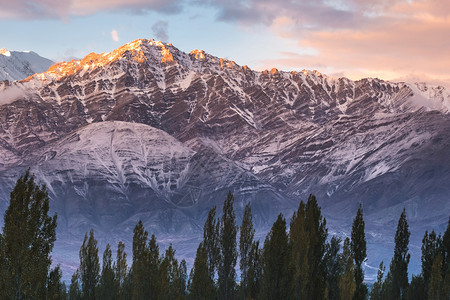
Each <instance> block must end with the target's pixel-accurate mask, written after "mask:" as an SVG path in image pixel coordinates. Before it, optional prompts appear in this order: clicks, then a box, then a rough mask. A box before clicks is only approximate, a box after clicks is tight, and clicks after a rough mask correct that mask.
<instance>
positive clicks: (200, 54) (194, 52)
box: [189, 49, 205, 59]
mask: <svg viewBox="0 0 450 300" xmlns="http://www.w3.org/2000/svg"><path fill="white" fill-rule="evenodd" d="M189 54H190V55H191V56H194V57H195V59H205V51H203V50H197V49H195V50H192V51H191V52H190V53H189Z"/></svg>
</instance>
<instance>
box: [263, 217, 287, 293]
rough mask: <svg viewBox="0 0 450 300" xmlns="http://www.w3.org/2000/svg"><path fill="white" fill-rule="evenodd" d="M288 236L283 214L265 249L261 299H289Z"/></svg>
mask: <svg viewBox="0 0 450 300" xmlns="http://www.w3.org/2000/svg"><path fill="white" fill-rule="evenodd" d="M287 259H288V236H287V233H286V220H285V219H284V218H283V215H282V214H279V215H278V218H277V220H276V221H275V223H274V224H273V226H272V229H271V230H270V232H269V234H268V235H267V237H266V240H265V242H264V248H263V270H262V279H261V293H260V295H259V298H261V299H273V300H275V299H287V297H288V283H289V282H288V276H287V275H288V261H287Z"/></svg>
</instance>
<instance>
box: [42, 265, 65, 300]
mask: <svg viewBox="0 0 450 300" xmlns="http://www.w3.org/2000/svg"><path fill="white" fill-rule="evenodd" d="M61 279H62V272H61V268H60V266H59V265H57V266H56V267H55V268H54V269H53V270H51V271H50V274H49V275H48V279H47V296H46V299H52V300H60V299H61V300H62V299H66V298H67V292H66V285H65V284H64V282H63V281H62V280H61Z"/></svg>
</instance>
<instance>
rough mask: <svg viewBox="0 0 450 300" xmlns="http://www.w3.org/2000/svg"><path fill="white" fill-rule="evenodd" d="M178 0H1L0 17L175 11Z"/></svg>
mask: <svg viewBox="0 0 450 300" xmlns="http://www.w3.org/2000/svg"><path fill="white" fill-rule="evenodd" d="M183 4H184V1H183V0H182V1H178V0H96V1H92V0H15V1H1V9H0V19H49V18H60V19H67V18H70V17H71V16H87V15H91V14H95V13H98V12H112V11H121V12H126V13H131V14H143V13H147V12H150V11H155V12H160V13H167V14H175V13H179V12H181V11H182V7H183Z"/></svg>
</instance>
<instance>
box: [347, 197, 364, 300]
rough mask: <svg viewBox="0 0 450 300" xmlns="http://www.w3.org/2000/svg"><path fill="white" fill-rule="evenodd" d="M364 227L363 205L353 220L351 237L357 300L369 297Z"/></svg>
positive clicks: (355, 297)
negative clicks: (366, 279) (364, 268)
mask: <svg viewBox="0 0 450 300" xmlns="http://www.w3.org/2000/svg"><path fill="white" fill-rule="evenodd" d="M364 226H365V224H364V219H363V209H362V204H359V208H358V211H357V212H356V216H355V219H354V220H353V226H352V235H351V236H352V240H351V250H352V256H353V259H354V261H355V283H356V291H355V295H354V299H355V300H362V299H366V297H367V287H366V285H365V284H364V283H363V280H364V271H363V269H362V263H363V262H364V261H365V260H366V258H367V246H366V235H365V233H364Z"/></svg>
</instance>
